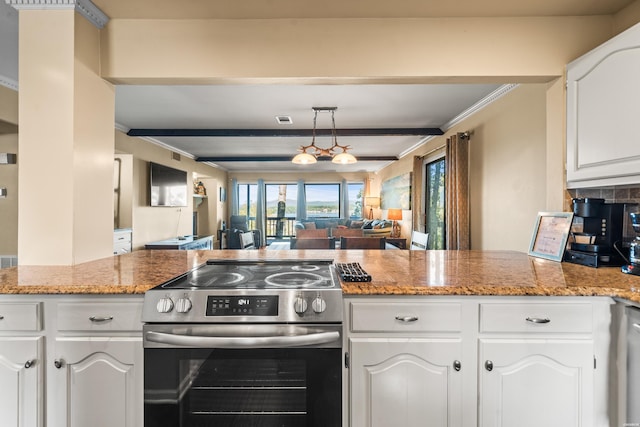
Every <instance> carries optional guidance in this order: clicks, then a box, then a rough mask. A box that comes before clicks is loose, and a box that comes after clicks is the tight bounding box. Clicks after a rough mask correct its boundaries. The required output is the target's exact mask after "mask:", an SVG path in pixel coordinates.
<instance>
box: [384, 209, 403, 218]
mask: <svg viewBox="0 0 640 427" xmlns="http://www.w3.org/2000/svg"><path fill="white" fill-rule="evenodd" d="M387 219H389V220H391V221H400V220H402V209H389V211H388V212H387Z"/></svg>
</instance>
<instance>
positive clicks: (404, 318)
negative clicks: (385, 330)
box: [396, 316, 418, 323]
mask: <svg viewBox="0 0 640 427" xmlns="http://www.w3.org/2000/svg"><path fill="white" fill-rule="evenodd" d="M396 320H399V321H401V322H404V323H411V322H416V321H417V320H418V316H396Z"/></svg>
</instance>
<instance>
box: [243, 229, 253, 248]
mask: <svg viewBox="0 0 640 427" xmlns="http://www.w3.org/2000/svg"><path fill="white" fill-rule="evenodd" d="M240 246H241V247H242V249H255V248H256V243H255V241H254V240H253V233H252V232H251V231H247V232H245V233H240Z"/></svg>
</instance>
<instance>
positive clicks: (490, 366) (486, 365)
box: [484, 360, 493, 372]
mask: <svg viewBox="0 0 640 427" xmlns="http://www.w3.org/2000/svg"><path fill="white" fill-rule="evenodd" d="M484 369H486V370H487V371H489V372H491V371H493V362H492V361H491V360H487V361H486V362H484Z"/></svg>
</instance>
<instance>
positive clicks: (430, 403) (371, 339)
mask: <svg viewBox="0 0 640 427" xmlns="http://www.w3.org/2000/svg"><path fill="white" fill-rule="evenodd" d="M419 300H420V298H419V297H415V298H408V299H406V298H405V299H402V298H365V299H358V298H355V299H353V300H347V301H348V302H347V305H346V309H347V311H348V316H346V317H345V318H346V319H347V325H346V327H347V329H348V333H347V336H348V340H347V342H346V347H347V352H348V353H349V368H348V378H347V382H348V387H347V388H348V389H349V395H350V402H348V403H347V405H348V407H349V411H348V413H349V415H348V418H349V421H348V422H349V424H348V425H350V426H352V427H395V426H403V427H418V426H426V425H429V426H442V427H449V426H463V425H465V424H464V422H463V420H464V417H463V412H464V411H463V408H462V402H463V398H464V397H463V396H464V392H463V387H464V383H463V375H467V374H466V373H465V369H464V367H465V365H466V364H467V363H468V367H469V368H471V371H473V365H474V363H475V358H474V359H473V361H471V360H470V359H469V358H466V357H465V356H464V354H463V351H464V350H463V347H464V346H463V344H462V336H461V333H460V332H461V330H462V321H463V320H462V319H463V315H462V310H463V304H461V303H457V302H447V301H441V302H438V303H429V302H426V301H424V300H422V301H420V302H419ZM470 373H471V372H470ZM471 377H473V374H472V373H471ZM466 421H467V422H468V421H469V420H466Z"/></svg>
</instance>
